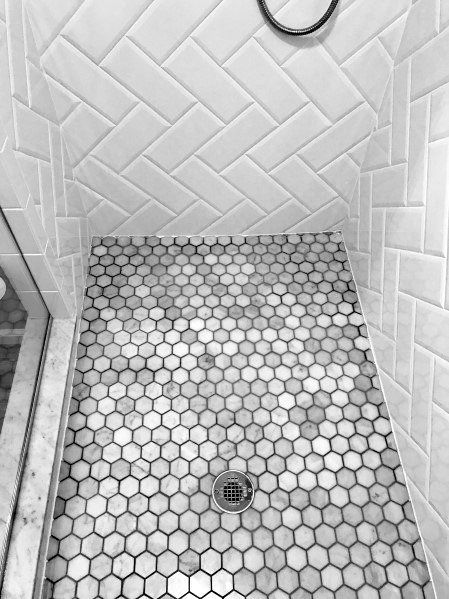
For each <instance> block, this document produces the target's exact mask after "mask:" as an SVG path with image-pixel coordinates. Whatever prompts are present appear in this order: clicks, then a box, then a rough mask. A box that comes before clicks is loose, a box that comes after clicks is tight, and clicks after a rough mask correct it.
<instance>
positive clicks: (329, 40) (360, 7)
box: [324, 0, 409, 62]
mask: <svg viewBox="0 0 449 599" xmlns="http://www.w3.org/2000/svg"><path fill="white" fill-rule="evenodd" d="M408 7H409V4H408V2H407V1H406V0H401V1H399V2H397V3H395V5H394V9H393V10H392V7H391V4H390V3H389V2H387V1H386V0H381V1H380V2H378V3H377V4H376V7H374V6H370V5H367V4H363V3H358V2H355V3H353V4H352V5H351V6H350V7H349V8H348V9H347V10H346V11H344V12H343V13H342V15H341V17H340V18H341V20H342V27H341V28H340V29H337V30H336V29H335V28H334V29H333V30H332V31H331V32H330V34H329V36H328V37H326V38H325V40H324V44H325V46H326V47H327V48H329V50H330V51H331V53H332V54H333V55H334V56H336V57H337V59H338V60H339V61H340V62H342V61H343V60H345V59H347V58H348V57H349V56H351V55H352V54H353V53H354V52H356V51H357V50H358V49H359V48H361V47H362V46H363V44H364V40H365V39H366V38H373V37H374V36H375V35H376V34H377V33H380V31H382V29H383V28H384V27H385V24H386V23H388V24H389V23H392V22H393V21H394V20H395V19H397V18H398V16H400V15H401V13H404V12H405V11H406V10H407V9H408ZM346 23H347V24H348V25H349V23H351V25H352V26H351V27H348V29H346V27H345V24H346ZM343 30H345V31H344V32H343ZM365 36H366V37H365Z"/></svg>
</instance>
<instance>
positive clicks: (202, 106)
mask: <svg viewBox="0 0 449 599" xmlns="http://www.w3.org/2000/svg"><path fill="white" fill-rule="evenodd" d="M318 4H319V6H317V5H314V3H303V2H298V0H270V8H272V9H273V10H275V11H279V16H280V18H282V19H284V20H285V21H286V22H290V23H293V22H302V23H303V24H304V23H305V22H307V21H309V22H310V21H311V20H313V19H314V17H315V16H316V13H317V11H318V10H321V5H322V3H318ZM409 5H410V1H409V0H401V1H400V2H396V3H395V5H394V9H392V8H391V3H390V2H388V0H379V2H377V3H376V8H375V9H374V8H373V7H371V5H369V6H368V5H367V3H366V2H365V1H364V0H341V2H340V7H339V14H337V16H336V18H335V19H334V23H333V24H332V26H331V27H329V28H328V30H327V31H323V32H322V33H320V35H319V36H318V38H317V39H313V38H310V39H303V40H299V41H298V40H293V39H291V38H288V39H287V38H285V37H282V36H278V35H277V34H276V33H275V32H273V30H271V29H270V28H269V27H268V26H267V24H266V23H265V22H264V19H263V17H262V15H261V13H260V10H259V8H258V6H257V2H256V1H252V0H248V1H245V2H243V3H242V2H241V1H239V0H222V1H221V2H217V0H198V1H195V3H194V5H192V6H190V4H189V7H188V8H186V6H185V5H184V3H183V2H181V1H180V0H153V1H151V0H138V1H136V2H134V3H133V4H132V6H130V5H129V3H126V2H124V0H111V2H108V3H107V4H101V3H99V2H98V1H96V0H84V2H74V3H67V6H66V7H64V8H63V7H59V8H58V10H56V11H54V13H53V12H50V11H48V13H46V14H44V11H43V9H42V4H40V3H36V2H35V1H34V0H28V9H29V12H30V15H31V19H32V23H33V27H34V30H35V32H36V34H37V36H38V47H39V50H40V51H41V54H42V63H43V65H44V68H45V70H46V73H47V77H48V80H49V82H50V89H51V91H52V94H53V98H54V102H55V104H56V110H57V113H58V115H59V116H60V117H61V122H62V130H63V132H64V135H65V139H66V141H67V144H68V150H69V154H70V157H71V161H72V165H73V167H74V172H75V177H76V178H77V179H78V180H79V181H80V182H81V183H82V185H83V186H84V192H85V194H86V197H90V198H92V200H93V201H92V202H89V201H87V203H88V204H89V205H90V206H91V207H90V211H89V222H90V224H91V226H92V228H93V231H94V232H95V233H101V234H106V233H119V232H120V233H122V234H123V233H128V234H132V233H135V229H133V227H135V226H136V222H137V221H141V220H142V219H146V222H147V225H148V227H149V229H148V231H150V229H151V232H160V233H162V232H167V231H173V232H175V233H187V234H189V233H190V234H192V233H198V232H205V231H206V230H212V229H213V230H214V231H215V232H222V227H225V226H231V223H232V227H233V228H232V230H230V231H227V232H233V233H239V232H245V231H254V230H261V229H265V230H266V231H267V230H268V231H274V230H276V228H277V227H279V226H282V227H284V228H285V227H287V228H290V229H291V228H295V227H296V228H297V227H301V228H306V227H312V229H313V230H315V229H318V230H322V229H329V228H335V227H336V226H337V225H338V224H339V223H341V222H342V221H343V220H344V219H345V217H346V216H347V212H348V204H349V201H350V199H351V197H352V194H353V190H354V187H355V185H356V182H357V179H358V173H359V167H360V162H361V160H362V159H363V155H364V152H365V149H366V141H367V139H368V137H369V135H370V132H371V130H372V127H373V125H374V123H375V117H376V113H377V111H378V108H379V104H380V100H381V98H382V97H383V95H384V90H385V86H386V85H387V81H388V78H389V74H390V71H391V68H392V64H393V57H394V55H395V52H396V50H397V45H398V43H399V40H400V36H399V33H400V30H401V27H402V21H403V19H402V17H403V16H404V15H405V13H406V11H407V10H408V8H409ZM175 14H176V18H175V17H174V15H175ZM301 19H302V20H301ZM41 21H46V22H45V23H42V22H41ZM94 158H95V159H94ZM99 173H101V178H103V179H104V181H103V182H100V178H99ZM92 192H94V195H92ZM338 197H340V198H342V199H343V201H340V200H338V199H337V198H338ZM241 201H245V203H244V204H242V206H240V207H237V202H241ZM150 205H151V207H152V210H149V206H150ZM233 207H234V210H233V212H232V214H229V213H228V212H229V210H230V209H232V208H233ZM326 207H327V208H328V209H327V210H326V209H325V208H326ZM136 211H137V212H136ZM152 215H153V216H154V218H153V217H152ZM167 219H168V220H167ZM155 223H159V224H160V225H161V226H162V227H163V229H161V230H160V231H159V230H158V229H157V228H156V229H155V228H154V224H155ZM142 226H143V225H142ZM189 227H192V228H189ZM139 230H140V225H139ZM223 232H225V231H224V230H223Z"/></svg>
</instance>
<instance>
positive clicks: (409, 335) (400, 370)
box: [395, 294, 415, 391]
mask: <svg viewBox="0 0 449 599" xmlns="http://www.w3.org/2000/svg"><path fill="white" fill-rule="evenodd" d="M414 319H415V302H414V301H413V299H410V298H408V297H406V296H404V295H402V294H400V295H399V296H398V305H397V333H396V356H395V357H396V361H395V367H396V370H395V380H396V381H397V382H398V383H399V384H400V385H401V386H402V387H404V389H406V390H407V391H410V389H411V377H412V372H413V370H412V360H413V340H414V335H413V333H414V330H413V327H412V326H410V323H413V322H414Z"/></svg>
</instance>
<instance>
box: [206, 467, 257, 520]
mask: <svg viewBox="0 0 449 599" xmlns="http://www.w3.org/2000/svg"><path fill="white" fill-rule="evenodd" d="M212 497H213V499H214V501H215V503H216V505H217V507H219V508H220V509H221V510H223V512H229V513H230V514H239V513H240V512H244V511H245V510H247V509H248V508H249V506H250V505H251V504H252V502H253V499H254V486H253V483H252V482H251V479H250V478H249V477H248V476H247V475H246V474H244V473H243V472H240V471H239V470H226V472H222V473H221V474H220V475H219V476H217V478H216V479H215V481H214V484H213V487H212Z"/></svg>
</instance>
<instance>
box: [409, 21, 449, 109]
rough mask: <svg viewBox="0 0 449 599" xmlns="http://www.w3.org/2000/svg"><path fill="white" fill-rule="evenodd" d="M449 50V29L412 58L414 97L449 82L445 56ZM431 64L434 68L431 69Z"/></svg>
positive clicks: (412, 91) (412, 94)
mask: <svg viewBox="0 0 449 599" xmlns="http://www.w3.org/2000/svg"><path fill="white" fill-rule="evenodd" d="M448 51H449V31H447V30H446V31H443V32H442V34H441V35H439V36H437V37H435V38H434V39H433V40H432V41H431V42H430V43H429V44H427V45H426V46H425V47H424V48H422V49H420V50H419V51H418V52H417V53H416V54H415V55H414V56H413V58H412V79H411V96H412V99H415V98H417V97H420V96H422V95H423V94H425V93H428V92H430V91H433V90H434V89H436V88H437V87H439V86H440V85H442V84H443V83H447V82H448V75H447V69H446V63H445V60H444V57H445V56H446V55H447V52H448ZM429 64H431V65H432V68H431V69H429Z"/></svg>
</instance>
